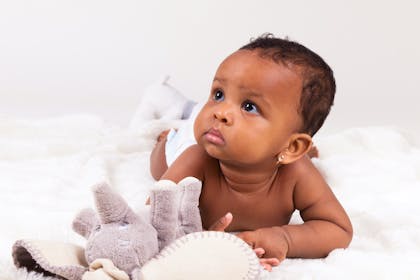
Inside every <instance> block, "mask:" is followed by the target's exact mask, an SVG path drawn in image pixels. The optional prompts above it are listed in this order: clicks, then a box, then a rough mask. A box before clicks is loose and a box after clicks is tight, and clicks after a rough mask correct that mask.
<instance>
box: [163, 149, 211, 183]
mask: <svg viewBox="0 0 420 280" xmlns="http://www.w3.org/2000/svg"><path fill="white" fill-rule="evenodd" d="M212 160H214V159H213V158H211V157H210V156H209V155H208V154H207V153H206V151H205V150H204V149H203V148H202V147H201V146H199V145H192V146H190V147H188V148H187V149H186V150H185V151H184V152H183V153H182V154H181V155H179V157H178V158H177V159H176V160H175V161H174V162H173V163H172V164H171V166H170V167H169V169H168V171H167V172H166V173H165V175H168V176H169V177H170V179H172V180H174V179H175V181H177V179H182V178H185V177H187V176H193V177H196V178H198V179H199V180H203V179H204V177H205V170H206V168H207V167H208V166H209V165H210V164H211V162H212ZM164 177H165V178H164V179H166V177H167V176H164Z"/></svg>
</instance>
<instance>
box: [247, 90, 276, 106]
mask: <svg viewBox="0 0 420 280" xmlns="http://www.w3.org/2000/svg"><path fill="white" fill-rule="evenodd" d="M243 89H245V88H243ZM247 97H252V98H257V99H259V100H260V101H261V102H263V103H265V105H266V106H270V102H268V101H267V99H266V98H265V97H264V95H263V94H260V93H256V92H253V91H248V92H247Z"/></svg>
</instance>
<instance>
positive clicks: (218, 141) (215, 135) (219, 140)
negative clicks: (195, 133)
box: [204, 128, 225, 145]
mask: <svg viewBox="0 0 420 280" xmlns="http://www.w3.org/2000/svg"><path fill="white" fill-rule="evenodd" d="M204 138H205V139H206V140H207V141H209V142H210V143H212V144H215V145H224V144H225V139H224V138H223V135H222V134H221V133H220V131H219V130H217V129H215V128H211V129H210V130H209V131H207V132H206V133H205V134H204Z"/></svg>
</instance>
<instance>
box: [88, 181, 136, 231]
mask: <svg viewBox="0 0 420 280" xmlns="http://www.w3.org/2000/svg"><path fill="white" fill-rule="evenodd" d="M93 194H94V196H95V204H96V208H97V209H98V215H99V219H100V220H101V222H102V223H103V224H109V223H115V222H120V221H122V220H126V222H128V223H133V222H134V220H136V219H137V218H136V214H135V213H134V212H133V211H132V210H131V208H130V207H129V206H128V204H127V202H126V201H125V200H124V198H123V197H122V196H120V195H119V194H118V193H116V192H114V191H113V190H112V188H111V187H110V186H109V185H108V184H107V183H100V184H97V185H95V186H94V187H93Z"/></svg>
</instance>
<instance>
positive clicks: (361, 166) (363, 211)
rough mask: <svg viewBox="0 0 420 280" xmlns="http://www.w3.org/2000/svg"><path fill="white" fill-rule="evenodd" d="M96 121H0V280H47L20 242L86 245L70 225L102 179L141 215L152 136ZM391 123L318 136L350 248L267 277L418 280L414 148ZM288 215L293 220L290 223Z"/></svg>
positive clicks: (419, 181)
mask: <svg viewBox="0 0 420 280" xmlns="http://www.w3.org/2000/svg"><path fill="white" fill-rule="evenodd" d="M170 125H174V124H173V123H159V122H150V123H148V124H147V125H146V126H145V127H144V128H143V129H141V130H140V131H138V132H134V131H130V130H128V129H125V128H119V127H113V126H111V125H110V124H107V123H104V122H103V121H102V120H101V119H99V118H97V117H95V116H69V117H62V118H56V119H50V120H42V121H18V120H10V119H1V120H0V207H1V211H0V215H1V218H0V219H1V224H2V225H1V231H0V279H1V280H6V279H7V280H10V279H44V278H41V276H40V275H37V274H33V273H31V274H28V273H26V272H25V271H23V270H21V271H16V269H15V268H14V267H13V264H12V261H11V256H10V253H11V246H12V244H13V242H14V241H15V240H17V239H22V238H38V239H51V240H58V241H70V242H74V243H77V244H79V245H83V242H84V240H83V239H82V238H80V237H78V236H77V235H76V234H75V233H73V232H72V230H71V226H70V225H71V220H72V218H73V216H74V215H75V213H76V212H77V211H78V210H79V209H81V208H83V207H87V206H89V207H91V206H93V200H92V195H91V191H90V186H91V185H92V184H94V183H96V182H98V181H100V180H104V179H105V180H108V181H109V182H111V184H112V185H113V186H114V187H115V188H116V189H117V190H118V191H120V192H121V193H122V194H123V196H124V197H125V198H126V199H127V200H128V202H129V203H130V204H131V205H132V206H133V207H134V208H136V209H138V210H141V209H142V208H143V207H144V206H143V203H144V200H145V198H146V196H147V193H148V189H149V187H150V186H151V185H152V183H153V179H152V178H151V176H150V175H149V171H148V160H149V154H150V151H151V148H152V147H153V143H154V139H155V137H156V135H157V133H158V132H159V131H160V130H161V129H162V128H165V127H168V126H170ZM410 141H412V139H411V138H410V137H408V136H406V134H404V133H401V132H400V131H399V130H397V129H394V128H389V127H374V128H363V129H361V128H359V129H351V130H347V131H343V132H341V133H337V134H334V135H328V136H323V137H318V138H316V139H315V142H316V145H317V146H318V147H319V150H320V153H321V158H320V159H316V160H314V162H315V163H316V165H317V166H318V167H319V169H320V170H321V171H322V173H323V174H324V175H325V178H326V179H327V181H328V183H329V184H330V185H331V187H332V188H333V190H334V192H335V194H336V195H337V196H338V198H339V200H340V201H341V202H342V204H343V206H344V207H345V208H346V210H347V211H348V213H349V215H350V218H351V220H352V222H353V225H354V239H353V241H352V243H351V245H350V248H348V249H346V250H336V251H333V252H332V253H331V254H330V255H329V256H328V257H327V258H325V259H315V260H302V259H288V260H286V261H284V262H283V263H282V264H281V265H280V266H279V267H277V268H275V269H274V271H273V272H272V273H271V274H270V277H269V278H270V279H347V278H348V279H419V278H420V271H419V269H418V264H420V217H419V215H420V203H419V197H418V196H420V150H419V149H418V148H416V147H415V145H414V144H413V142H410ZM294 219H297V218H296V217H295V218H294Z"/></svg>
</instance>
